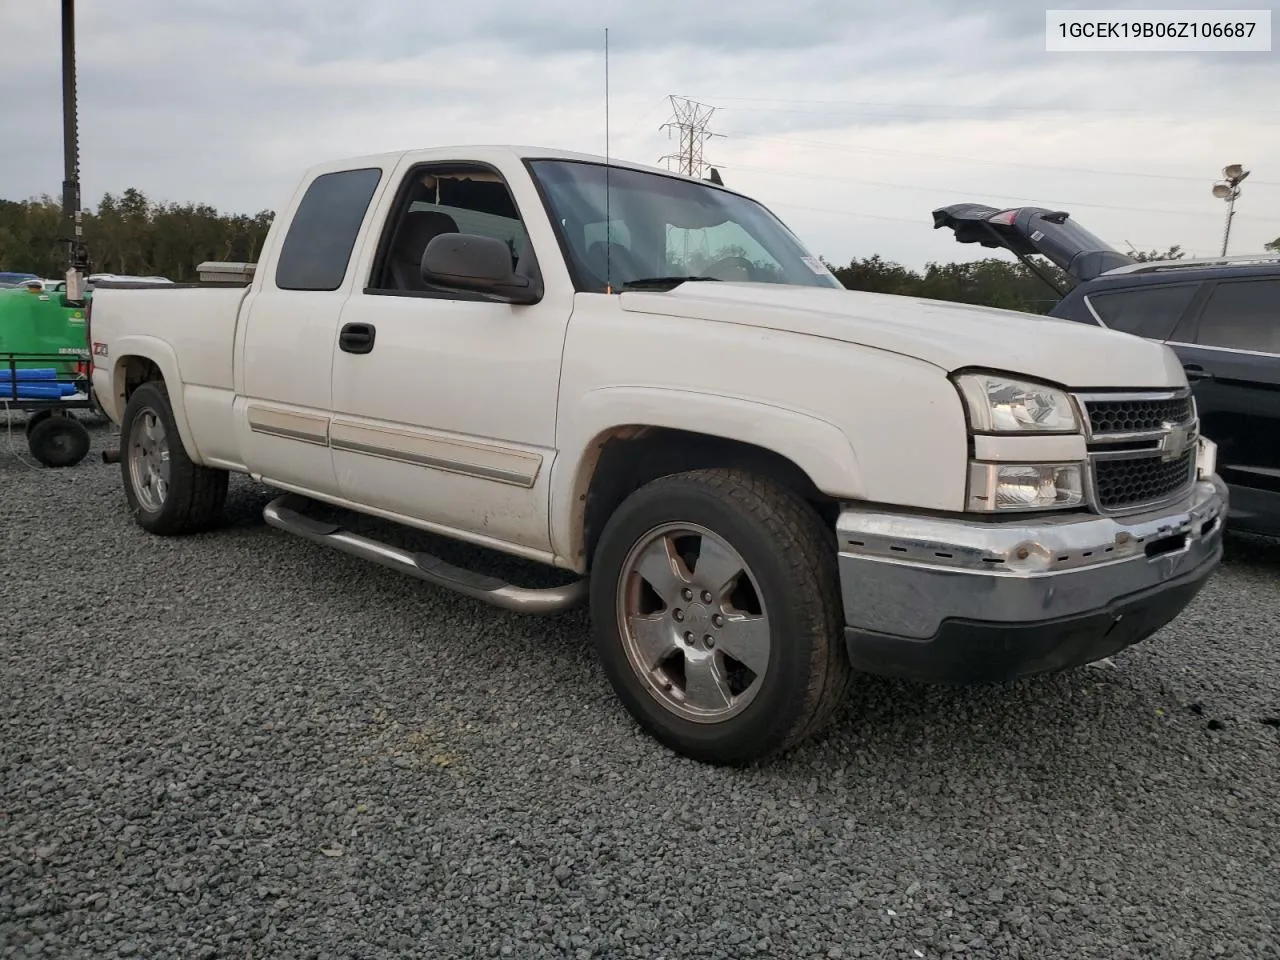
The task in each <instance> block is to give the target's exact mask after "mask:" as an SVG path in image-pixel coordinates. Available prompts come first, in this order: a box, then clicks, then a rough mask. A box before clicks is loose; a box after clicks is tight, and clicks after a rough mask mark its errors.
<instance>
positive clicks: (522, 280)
mask: <svg viewBox="0 0 1280 960" xmlns="http://www.w3.org/2000/svg"><path fill="white" fill-rule="evenodd" d="M422 279H423V280H425V281H427V283H430V284H434V285H436V286H440V287H448V288H450V289H455V290H468V291H471V292H473V293H479V294H482V295H485V296H487V297H489V298H490V299H492V300H495V301H497V302H499V303H518V304H530V303H537V302H538V301H539V300H541V299H542V293H543V290H542V283H541V282H539V281H536V280H531V279H530V278H529V277H522V276H518V275H517V274H516V272H515V269H514V268H513V267H512V265H511V250H510V248H509V247H508V246H507V245H506V244H505V243H503V242H502V241H501V240H495V239H493V238H492V237H481V236H477V235H475V234H471V233H442V234H440V235H439V236H438V237H434V238H432V240H431V242H430V243H428V244H427V249H426V250H425V251H423V254H422Z"/></svg>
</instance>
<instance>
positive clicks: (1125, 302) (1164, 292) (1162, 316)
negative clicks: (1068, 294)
mask: <svg viewBox="0 0 1280 960" xmlns="http://www.w3.org/2000/svg"><path fill="white" fill-rule="evenodd" d="M1197 286H1198V284H1194V283H1182V284H1176V285H1174V286H1161V287H1156V286H1152V287H1134V288H1132V289H1129V290H1116V291H1113V292H1110V293H1095V294H1091V295H1090V296H1089V298H1088V299H1089V305H1090V306H1091V307H1093V309H1094V310H1095V311H1097V314H1098V316H1099V317H1101V318H1102V322H1103V323H1104V324H1106V325H1107V326H1108V327H1110V328H1111V329H1112V330H1119V331H1120V332H1121V333H1132V334H1134V335H1135V336H1139V337H1146V338H1148V339H1149V340H1167V339H1169V335H1170V334H1172V333H1173V328H1174V327H1175V326H1177V324H1178V318H1179V317H1181V316H1182V312H1183V311H1184V310H1186V309H1187V305H1188V304H1189V303H1191V298H1192V297H1194V296H1195V293H1196V288H1197Z"/></svg>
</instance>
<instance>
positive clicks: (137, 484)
mask: <svg viewBox="0 0 1280 960" xmlns="http://www.w3.org/2000/svg"><path fill="white" fill-rule="evenodd" d="M129 480H130V482H131V483H132V484H133V492H134V494H135V495H136V496H137V498H138V502H139V503H140V504H142V508H143V509H144V510H146V511H147V512H148V513H155V512H156V511H157V510H159V509H160V508H161V507H163V506H164V502H165V498H166V497H168V495H169V437H168V435H167V433H166V432H165V429H164V421H163V420H161V419H160V416H159V414H157V413H156V412H155V411H154V410H152V409H151V408H150V407H143V408H142V410H140V411H139V412H138V415H137V416H136V417H134V419H133V425H132V426H131V427H130V428H129Z"/></svg>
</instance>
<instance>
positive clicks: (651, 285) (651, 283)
mask: <svg viewBox="0 0 1280 960" xmlns="http://www.w3.org/2000/svg"><path fill="white" fill-rule="evenodd" d="M686 280H714V281H717V282H719V280H720V278H719V277H644V278H643V279H641V280H628V281H627V282H626V283H624V284H622V285H621V286H620V287H619V289H621V290H670V289H672V288H673V287H678V286H680V284H682V283H684V282H685V281H686Z"/></svg>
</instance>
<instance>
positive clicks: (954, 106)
mask: <svg viewBox="0 0 1280 960" xmlns="http://www.w3.org/2000/svg"><path fill="white" fill-rule="evenodd" d="M709 99H713V100H719V101H724V102H727V103H789V104H799V105H809V106H815V107H822V108H823V109H821V110H800V111H793V110H762V111H761V112H767V113H814V114H818V113H823V114H825V113H829V112H830V108H831V107H841V106H847V107H859V108H864V107H892V108H894V109H897V110H947V111H951V112H955V111H963V110H973V111H983V110H987V111H1005V112H1010V113H1014V112H1017V113H1070V114H1082V113H1084V114H1089V113H1094V114H1114V115H1117V116H1126V117H1130V118H1134V119H1147V120H1159V121H1172V122H1175V123H1185V122H1187V121H1188V120H1221V119H1224V118H1230V117H1232V116H1235V117H1238V118H1239V119H1242V120H1250V119H1256V118H1257V117H1258V116H1260V115H1270V116H1280V110H1248V111H1246V112H1243V113H1240V114H1234V115H1233V114H1223V113H1221V112H1219V111H1215V112H1214V113H1209V114H1187V113H1179V114H1159V113H1154V112H1152V111H1151V110H1150V109H1146V108H1138V107H1131V108H1125V107H1089V108H1087V109H1080V108H1078V107H1062V106H1059V107H1054V106H1048V105H1040V106H1017V105H1013V104H995V103H989V104H978V103H967V104H966V103H903V102H901V101H886V100H806V99H781V98H773V97H711V98H709ZM721 109H727V108H721Z"/></svg>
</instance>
